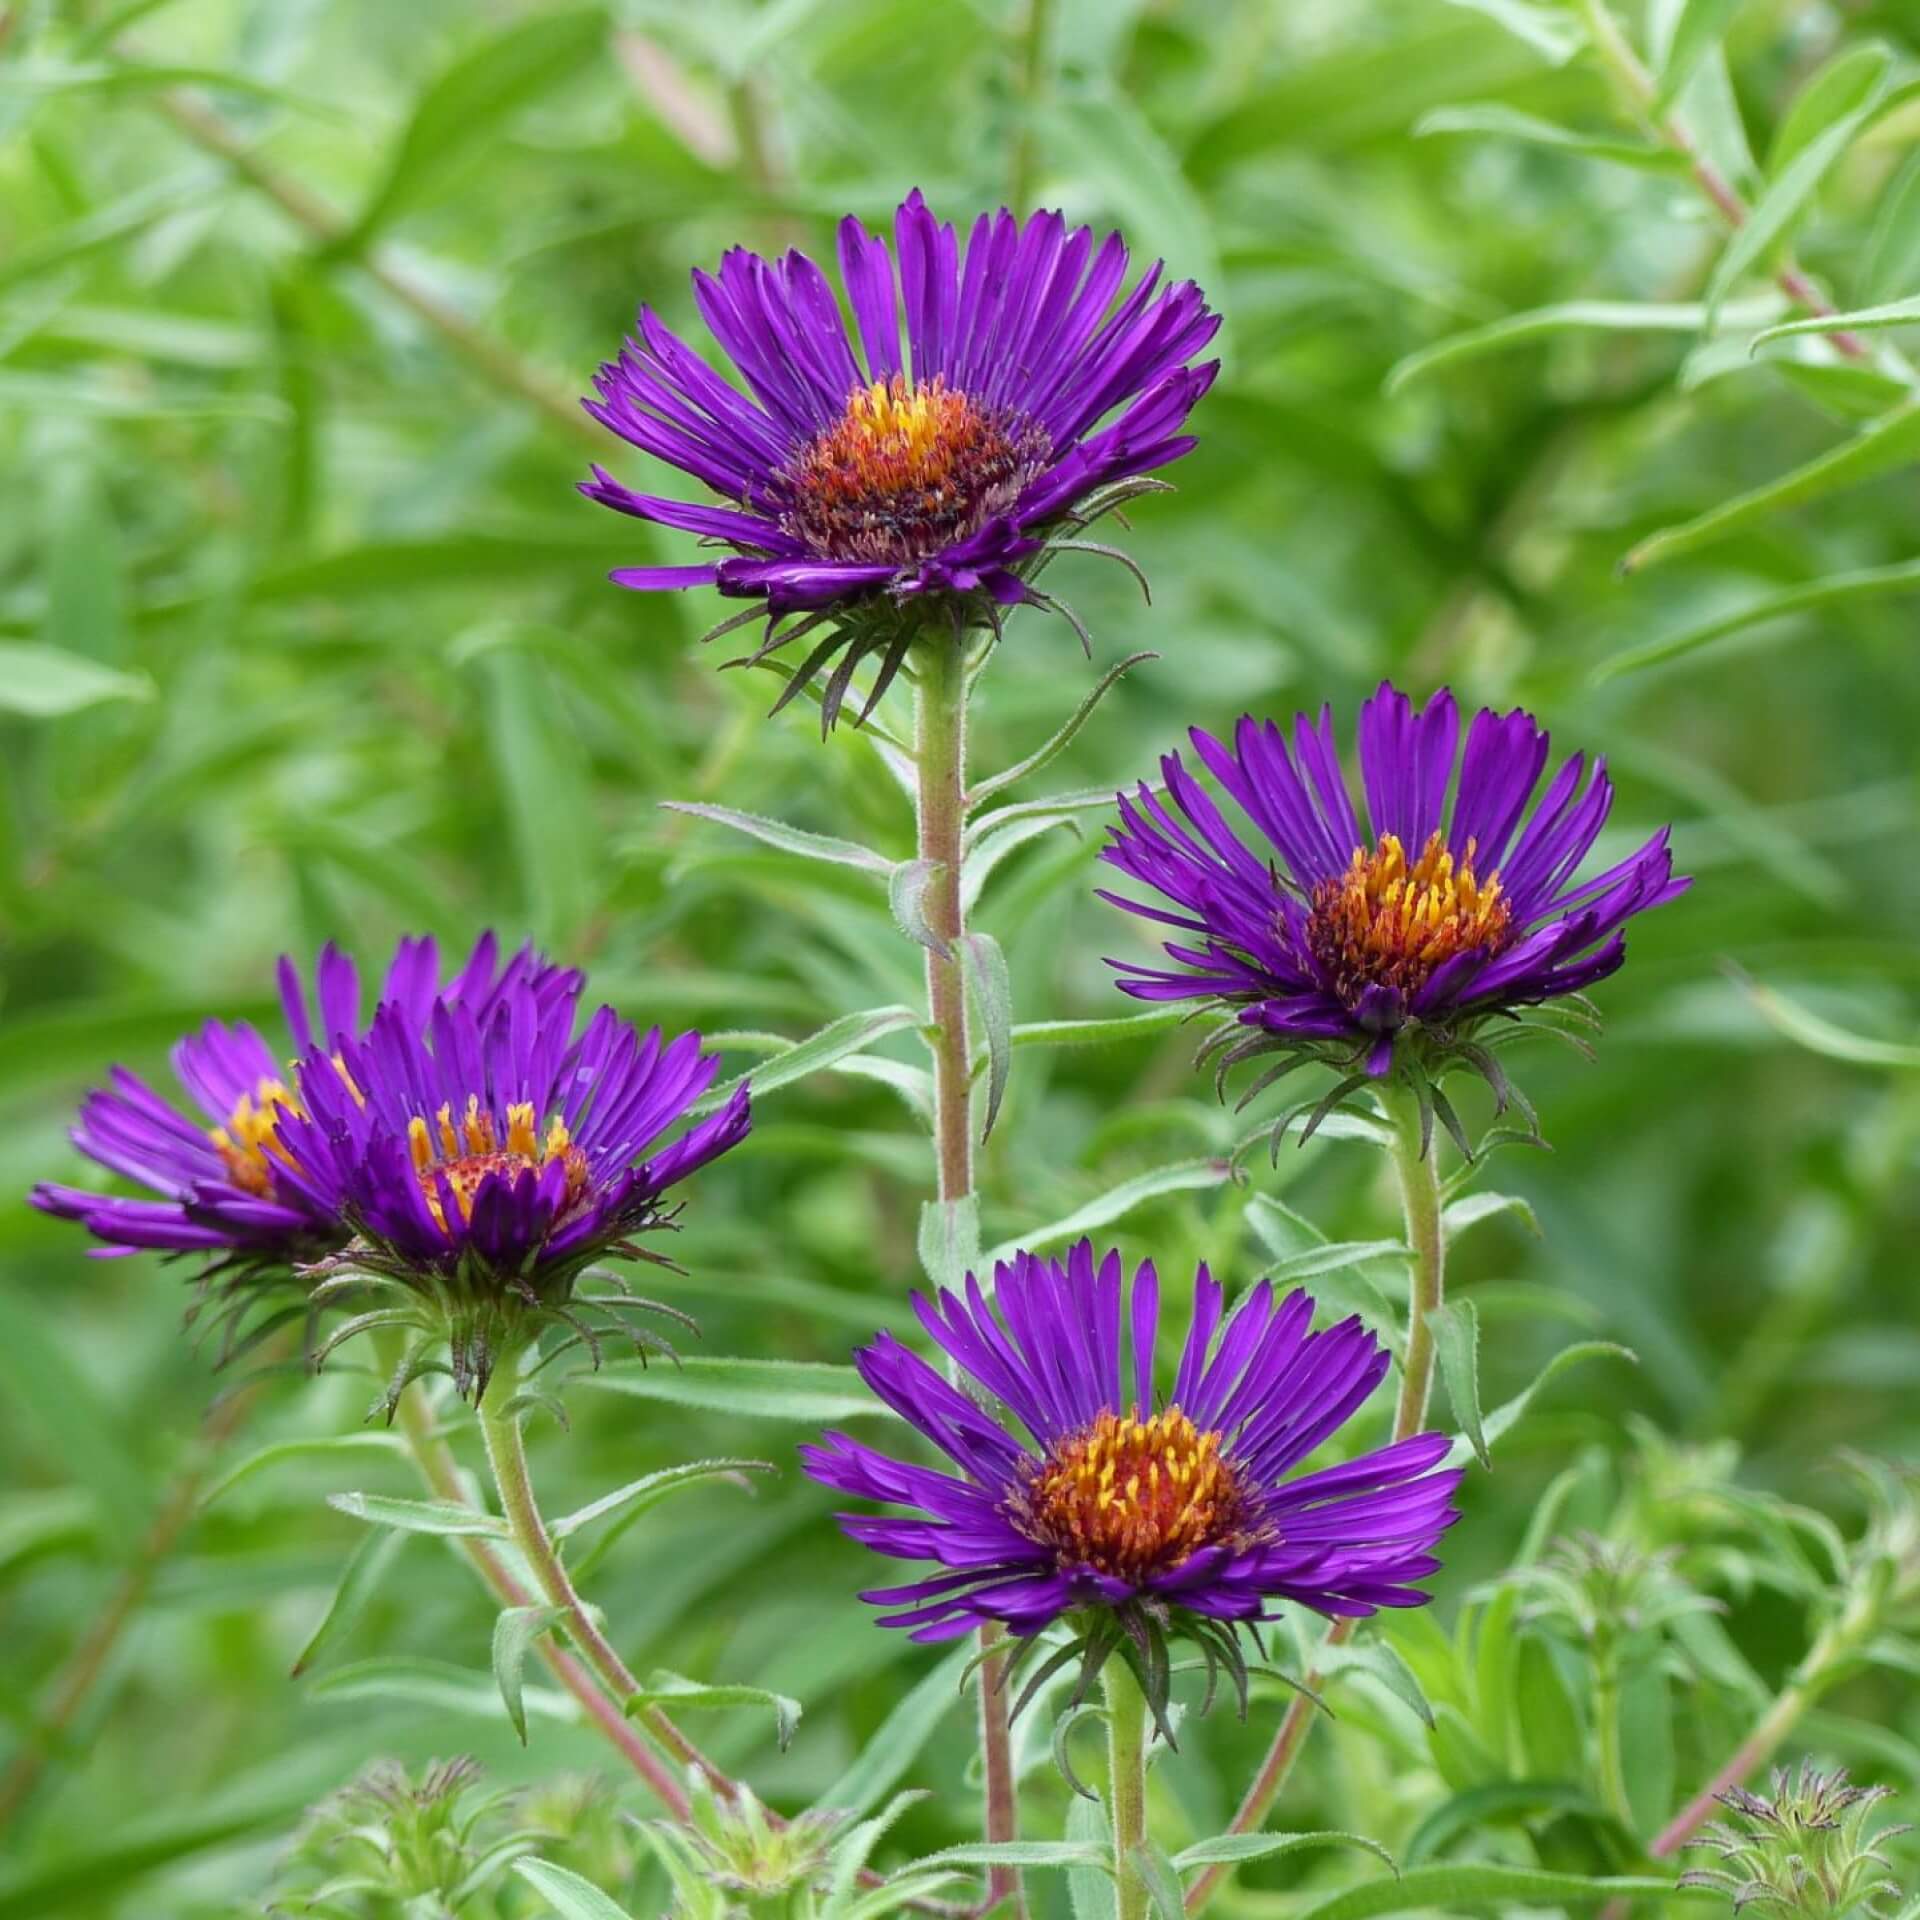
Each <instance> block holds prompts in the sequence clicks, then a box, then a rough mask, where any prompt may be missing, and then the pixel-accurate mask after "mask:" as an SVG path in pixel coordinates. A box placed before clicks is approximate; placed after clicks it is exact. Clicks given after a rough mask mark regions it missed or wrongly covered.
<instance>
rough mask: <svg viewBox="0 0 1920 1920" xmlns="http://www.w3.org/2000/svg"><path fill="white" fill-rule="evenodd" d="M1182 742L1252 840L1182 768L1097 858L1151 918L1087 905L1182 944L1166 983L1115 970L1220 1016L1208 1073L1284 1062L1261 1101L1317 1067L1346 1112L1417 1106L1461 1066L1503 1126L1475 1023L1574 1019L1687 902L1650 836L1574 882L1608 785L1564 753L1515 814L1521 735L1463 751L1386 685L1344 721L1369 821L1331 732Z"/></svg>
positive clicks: (1129, 989)
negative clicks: (1358, 1089)
mask: <svg viewBox="0 0 1920 1920" xmlns="http://www.w3.org/2000/svg"><path fill="white" fill-rule="evenodd" d="M1191 738H1192V741H1193V747H1194V752H1195V753H1196V755H1197V756H1198V758H1199V760H1200V762H1201V764H1202V765H1203V766H1204V767H1205V768H1206V769H1207V770H1208V771H1209V772H1210V773H1212V774H1213V776H1214V778H1215V779H1217V780H1218V781H1219V782H1220V784H1221V786H1222V787H1224V788H1225V789H1226V791H1227V792H1228V794H1230V795H1231V796H1232V798H1233V799H1234V801H1235V802H1236V803H1237V804H1238V806H1239V807H1240V809H1241V811H1242V812H1243V813H1244V814H1245V815H1246V818H1247V821H1248V822H1249V824H1250V827H1251V831H1249V830H1248V829H1247V828H1245V827H1237V826H1235V825H1234V824H1233V823H1231V822H1230V821H1229V820H1228V819H1227V817H1226V816H1225V815H1224V814H1223V813H1222V812H1221V810H1220V808H1219V807H1218V806H1217V805H1216V804H1215V803H1214V801H1213V799H1212V798H1211V796H1210V795H1209V794H1208V793H1207V791H1206V790H1205V788H1204V787H1202V786H1201V784H1200V782H1199V781H1198V780H1197V779H1196V778H1195V777H1194V773H1193V771H1192V770H1191V769H1190V768H1189V767H1188V766H1187V765H1186V763H1185V762H1184V761H1183V760H1182V759H1181V757H1180V756H1179V755H1178V754H1169V755H1168V756H1167V757H1166V758H1165V759H1164V760H1162V762H1161V763H1160V764H1161V774H1162V779H1163V783H1164V793H1157V792H1155V791H1154V790H1153V789H1152V788H1150V787H1147V786H1145V785H1143V786H1142V787H1141V788H1140V790H1139V792H1138V794H1137V795H1136V796H1134V797H1132V798H1129V797H1128V796H1127V795H1125V794H1122V795H1121V796H1120V823H1119V825H1118V826H1117V827H1115V828H1114V829H1113V839H1112V841H1111V843H1110V844H1109V845H1108V846H1106V847H1104V848H1102V849H1101V858H1102V859H1103V860H1104V861H1106V862H1107V864H1108V865H1110V866H1113V867H1116V868H1118V869H1119V870H1120V872H1122V873H1123V874H1125V875H1126V876H1127V877H1128V879H1130V880H1133V881H1135V882H1137V883H1139V884H1140V885H1142V886H1144V887H1147V888H1149V889H1151V891H1152V892H1153V893H1155V894H1157V895H1158V896H1160V900H1161V901H1162V902H1164V903H1165V904H1157V903H1150V902H1148V901H1142V900H1135V899H1128V898H1126V897H1124V896H1122V895H1119V894H1112V893H1109V894H1105V895H1103V898H1105V899H1108V900H1111V901H1112V902H1113V904H1114V905H1116V906H1119V907H1124V908H1125V909H1126V910H1127V911H1128V912H1130V913H1136V914H1139V915H1141V916H1142V917H1143V918H1144V919H1148V920H1152V921H1157V922H1158V923H1160V924H1161V925H1163V926H1167V927H1171V928H1172V929H1174V931H1175V934H1176V936H1177V938H1176V939H1173V940H1169V941H1168V942H1167V946H1166V952H1167V956H1168V958H1169V959H1170V960H1172V961H1173V962H1175V965H1174V966H1173V967H1171V968H1155V967H1144V966H1141V965H1139V964H1137V963H1134V962H1122V961H1115V962H1114V963H1113V964H1114V965H1115V966H1116V967H1117V968H1118V969H1119V971H1120V973H1121V976H1122V977H1121V979H1120V982H1119V984H1120V988H1121V991H1122V992H1124V993H1129V994H1132V995H1133V996H1134V997H1135V998H1136V999H1141V1000H1157V1001H1171V1000H1195V1001H1202V1002H1212V1003H1214V1004H1216V1005H1219V1006H1221V1007H1223V1008H1225V1009H1227V1010H1229V1011H1230V1012H1231V1014H1232V1017H1233V1018H1232V1024H1230V1025H1229V1026H1228V1027H1227V1028H1226V1029H1224V1030H1223V1032H1222V1033H1221V1034H1219V1035H1216V1040H1217V1041H1218V1042H1219V1043H1220V1044H1221V1045H1222V1046H1224V1047H1225V1048H1226V1051H1225V1052H1224V1053H1223V1055H1222V1068H1223V1070H1224V1068H1225V1067H1226V1066H1229V1065H1231V1064H1233V1063H1234V1062H1235V1061H1237V1060H1240V1059H1245V1058H1247V1057H1249V1056H1251V1055H1252V1054H1255V1053H1259V1052H1267V1051H1273V1050H1276V1049H1278V1050H1280V1051H1284V1052H1287V1053H1289V1054H1290V1055H1291V1056H1292V1058H1291V1059H1290V1060H1289V1061H1287V1062H1285V1063H1283V1064H1282V1066H1281V1067H1280V1068H1279V1069H1277V1070H1275V1071H1274V1072H1270V1073H1269V1074H1268V1075H1266V1076H1265V1077H1264V1078H1263V1080H1262V1081H1261V1083H1260V1084H1261V1085H1265V1084H1266V1083H1267V1081H1268V1080H1271V1079H1272V1078H1274V1077H1277V1073H1278V1072H1281V1071H1286V1070H1287V1069H1288V1067H1290V1066H1292V1065H1294V1064H1297V1063H1299V1062H1300V1061H1303V1060H1307V1059H1320V1060H1324V1061H1327V1062H1329V1063H1330V1064H1333V1065H1335V1066H1337V1067H1340V1068H1342V1069H1344V1070H1346V1071H1347V1072H1348V1074H1349V1076H1350V1077H1349V1078H1348V1079H1347V1080H1345V1081H1343V1082H1342V1087H1341V1092H1342V1093H1344V1092H1345V1091H1346V1090H1348V1089H1350V1088H1351V1087H1354V1086H1359V1085H1363V1084H1365V1082H1366V1081H1367V1080H1370V1079H1379V1078H1380V1077H1381V1076H1383V1075H1386V1074H1388V1073H1390V1072H1392V1071H1394V1070H1395V1069H1396V1067H1398V1068H1400V1069H1402V1070H1404V1071H1406V1072H1408V1073H1409V1074H1410V1075H1412V1076H1414V1078H1415V1084H1416V1085H1417V1086H1419V1087H1420V1088H1421V1089H1422V1090H1423V1094H1424V1092H1425V1090H1426V1088H1427V1082H1428V1080H1429V1079H1430V1078H1431V1077H1432V1076H1433V1075H1435V1074H1436V1073H1437V1072H1438V1071H1439V1070H1440V1069H1441V1068H1443V1067H1444V1066H1446V1065H1448V1064H1451V1063H1453V1062H1456V1061H1464V1062H1465V1063H1466V1064H1469V1065H1471V1066H1473V1067H1475V1068H1476V1069H1477V1070H1479V1071H1480V1072H1481V1073H1483V1074H1485V1075H1486V1077H1487V1078H1488V1080H1489V1081H1490V1082H1491V1084H1492V1085H1493V1088H1494V1092H1495V1095H1496V1098H1497V1099H1498V1100H1499V1101H1500V1103H1501V1104H1503V1105H1504V1103H1505V1100H1506V1098H1507V1097H1508V1095H1509V1093H1510V1091H1511V1090H1510V1088H1509V1087H1508V1085H1507V1082H1506V1078H1505V1075H1504V1074H1503V1073H1502V1072H1501V1071H1500V1069H1499V1067H1498V1065H1497V1063H1496V1062H1495V1061H1494V1058H1493V1055H1492V1053H1491V1052H1490V1051H1489V1050H1488V1044H1487V1043H1488V1041H1489V1039H1497V1037H1498V1036H1497V1035H1494V1036H1489V1035H1486V1033H1485V1029H1486V1028H1487V1027H1488V1025H1489V1023H1492V1022H1495V1021H1508V1022H1511V1021H1512V1020H1514V1019H1515V1017H1516V1016H1517V1015H1518V1014H1519V1011H1520V1010H1521V1009H1523V1008H1529V1007H1535V1006H1538V1005H1540V1004H1542V1003H1544V1002H1551V1001H1570V1002H1571V1003H1572V1004H1573V1005H1574V1007H1575V1008H1576V1009H1579V1008H1581V1007H1583V1006H1584V1003H1583V1002H1581V1001H1580V1000H1579V998H1578V996H1580V995H1581V993H1582V991H1583V989H1585V988H1587V987H1589V986H1591V985H1592V984H1593V983H1594V982H1595V981H1597V980H1601V979H1604V978H1605V977H1606V976H1607V975H1608V974H1610V973H1612V972H1613V971H1614V969H1615V968H1617V967H1618V966H1619V965H1620V963H1621V961H1622V959H1623V958H1624V957H1625V954H1626V932H1625V929H1626V925H1627V923H1628V921H1630V920H1631V919H1632V918H1633V917H1634V915H1635V914H1639V913H1644V912H1646V911H1647V910H1648V909H1649V908H1651V907H1657V906H1661V905H1663V904H1664V903H1665V902H1666V901H1669V900H1672V899H1674V898H1675V897H1676V896H1677V895H1679V894H1681V893H1683V892H1685V891H1686V889H1687V887H1688V885H1689V884H1690V883H1689V882H1688V881H1687V880H1685V879H1676V878H1675V877H1674V873H1673V859H1672V855H1671V853H1670V852H1669V850H1668V846H1667V832H1666V830H1665V829H1664V828H1663V829H1662V830H1661V831H1660V832H1659V833H1656V834H1655V835H1654V836H1653V837H1652V838H1651V839H1650V840H1648V841H1647V843H1646V844H1645V845H1644V846H1642V847H1640V848H1639V849H1638V850H1637V851H1636V852H1634V853H1632V854H1630V855H1629V856H1628V857H1627V858H1626V859H1625V860H1622V861H1620V862H1619V863H1618V864H1617V865H1615V866H1612V867H1609V868H1608V869H1607V870H1606V871H1605V872H1603V873H1598V874H1595V875H1593V876H1592V877H1591V878H1588V879H1584V880H1582V879H1579V878H1578V877H1577V875H1578V872H1579V869H1580V866H1581V864H1582V862H1583V861H1584V860H1585V859H1586V857H1587V854H1588V853H1589V851H1590V850H1591V849H1592V847H1593V844H1594V841H1595V840H1596V839H1597V838H1598V836H1599V833H1600V829H1601V827H1602V826H1603V825H1604V824H1605V822H1606V819H1607V814H1608V812H1609V810H1610V809H1611V807H1612V804H1613V786H1612V783H1611V781H1609V780H1608V778H1607V770H1606V762H1605V761H1604V760H1596V761H1595V762H1594V763H1593V765H1592V768H1591V771H1589V769H1588V765H1587V761H1586V757H1585V755H1583V754H1578V753H1576V754H1575V755H1574V756H1573V758H1572V759H1571V760H1569V761H1568V762H1567V763H1566V764H1565V765H1564V766H1563V767H1561V768H1560V770H1559V771H1558V772H1557V773H1556V774H1555V775H1554V776H1553V778H1552V779H1551V780H1550V781H1549V782H1548V783H1547V786H1546V789H1545V791H1544V792H1542V793H1541V794H1540V796H1539V798H1538V800H1537V802H1534V803H1533V804H1532V805H1531V808H1530V807H1529V802H1532V801H1533V796H1534V789H1535V787H1536V785H1537V784H1538V782H1539V779H1540V775H1541V773H1542V771H1543V769H1544V768H1545V766H1546V764H1547V748H1548V739H1547V735H1546V733H1545V732H1544V731H1543V730H1542V729H1541V728H1540V727H1539V726H1538V725H1537V724H1536V723H1535V721H1534V719H1533V716H1532V715H1531V714H1529V713H1525V712H1521V711H1518V710H1516V711H1514V712H1512V713H1495V712H1493V711H1491V710H1490V709H1483V710H1482V711H1481V712H1479V713H1477V714H1475V715H1474V717H1473V721H1472V724H1471V725H1470V726H1469V727H1468V728H1467V731H1466V745H1465V749H1464V752H1463V751H1462V750H1461V744H1460V715H1459V710H1458V708H1457V707H1456V706H1455V704H1454V699H1453V695H1452V694H1451V693H1449V692H1446V691H1444V690H1443V691H1441V692H1440V693H1438V694H1436V695H1435V696H1434V698H1433V699H1432V700H1431V701H1429V702H1428V704H1427V705H1426V707H1425V708H1424V709H1423V710H1420V711H1418V712H1416V711H1415V709H1414V706H1413V703H1412V702H1411V701H1410V700H1409V699H1408V698H1407V696H1406V695H1405V694H1404V693H1401V692H1399V691H1397V690H1396V689H1395V688H1393V687H1392V686H1390V685H1387V684H1384V683H1383V684H1382V685H1381V687H1380V688H1379V690H1378V691H1377V692H1376V693H1375V694H1374V695H1373V697H1372V698H1371V699H1369V700H1368V701H1367V702H1366V704H1365V705H1364V706H1363V707H1362V708H1361V709H1360V726H1359V746H1360V753H1359V760H1360V780H1361V787H1362V789H1363V795H1364V803H1365V810H1364V814H1363V813H1362V812H1361V811H1360V810H1359V809H1357V808H1356V807H1355V805H1354V801H1353V799H1352V797H1351V795H1350V794H1349V792H1348V790H1347V784H1346V780H1345V777H1344V776H1343V774H1342V772H1341V768H1340V760H1339V754H1338V749H1337V746H1336V743H1335V740H1334V732H1333V719H1332V714H1331V711H1330V710H1329V709H1326V708H1323V709H1322V710H1321V713H1320V717H1319V720H1318V721H1317V722H1313V721H1310V720H1309V719H1308V718H1307V716H1306V715H1305V714H1301V715H1299V716H1297V717H1296V718H1295V720H1294V722H1293V726H1292V730H1291V752H1289V741H1288V735H1287V733H1286V732H1284V731H1283V730H1282V729H1281V728H1280V727H1279V726H1278V725H1276V724H1275V723H1274V722H1272V721H1258V720H1254V719H1252V718H1251V717H1248V718H1243V719H1242V720H1241V721H1240V723H1239V725H1238V726H1237V727H1236V728H1235V730H1234V737H1233V742H1232V744H1231V745H1228V744H1227V743H1226V742H1224V741H1221V740H1216V739H1215V738H1214V737H1213V736H1212V735H1211V734H1207V733H1202V732H1200V731H1199V730H1198V729H1195V730H1194V732H1193V734H1192V735H1191ZM1456 761H1457V762H1458V771H1457V775H1456V765H1455V763H1456ZM1363 822H1364V824H1363ZM1248 1029H1251V1030H1252V1031H1251V1032H1248V1031H1247V1030H1248ZM1229 1043H1231V1044H1229ZM1434 1091H1435V1093H1436V1095H1437V1089H1436V1090H1434ZM1437 1097H1438V1105H1439V1110H1440V1112H1441V1115H1442V1118H1443V1119H1447V1121H1448V1124H1449V1125H1450V1126H1452V1125H1453V1124H1454V1123H1453V1121H1452V1120H1451V1118H1450V1116H1451V1113H1452V1109H1451V1108H1450V1107H1448V1106H1447V1105H1446V1104H1445V1101H1444V1096H1437Z"/></svg>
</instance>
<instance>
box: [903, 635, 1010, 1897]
mask: <svg viewBox="0 0 1920 1920" xmlns="http://www.w3.org/2000/svg"><path fill="white" fill-rule="evenodd" d="M914 671H915V676H916V680H915V695H914V701H915V710H914V760H915V765H916V770H917V788H916V793H915V813H916V816H917V820H916V825H917V829H918V831H917V836H916V839H917V849H918V852H919V856H920V858H921V860H923V861H924V862H926V863H927V876H928V877H927V881H926V887H925V891H924V894H923V896H922V917H923V918H924V920H925V922H926V926H927V930H928V932H930V933H931V934H932V936H933V938H934V940H935V941H937V942H938V943H939V947H940V948H941V949H944V951H937V950H936V949H935V948H934V947H932V946H929V947H928V949H927V1043H928V1045H929V1046H930V1047H931V1049H932V1051H933V1146H934V1163H935V1168H936V1175H937V1188H936V1190H937V1193H938V1196H939V1206H940V1208H941V1211H942V1214H943V1225H944V1226H945V1228H946V1229H948V1230H949V1231H950V1230H951V1229H952V1228H953V1226H954V1223H955V1219H956V1213H957V1210H959V1209H962V1208H965V1207H967V1206H969V1205H970V1203H971V1202H972V1200H973V1099H972V1093H973V1066H972V1056H971V1054H970V1052H969V1048H968V1042H967V987H966V978H965V975H964V973H963V971H962V961H961V947H960V942H961V939H962V937H963V936H964V935H965V932H966V925H965V920H964V917H963V914H962V909H961V893H960V861H961V852H962V845H963V839H964V834H965V830H966V819H967V802H966V791H967V654H966V643H965V641H964V639H963V638H962V637H961V636H960V635H958V634H950V633H948V632H946V631H944V630H942V629H938V628H934V629H930V630H929V631H928V632H927V633H926V634H925V635H924V636H923V637H922V639H921V641H920V644H919V646H918V647H917V648H916V650H915V662H914ZM1005 1637H1006V1634H1005V1630H1004V1629H1003V1628H1000V1627H982V1628H981V1630H980V1650H981V1653H982V1654H983V1656H984V1658H983V1659H982V1660H981V1662H980V1681H979V1685H980V1754H981V1763H982V1767H983V1770H984V1773H985V1784H986V1802H987V1804H986V1837H987V1839H988V1840H990V1841H1002V1840H1012V1839H1014V1838H1015V1837H1016V1836H1017V1835H1018V1833H1019V1831H1020V1814H1019V1806H1018V1803H1017V1799H1016V1787H1015V1782H1014V1777H1013V1732H1012V1728H1011V1726H1010V1725H1009V1724H1008V1717H1007V1692H1006V1685H1005V1674H1004V1660H1003V1658H1002V1657H1001V1656H1000V1655H998V1654H996V1653H995V1652H994V1649H995V1647H997V1646H998V1644H999V1643H1000V1641H1002V1640H1003V1639H1005ZM1002 1903H1006V1911H1007V1912H1008V1913H1009V1914H1011V1915H1013V1916H1015V1917H1016V1920H1019V1917H1020V1916H1024V1914H1025V1912H1026V1898H1025V1895H1024V1893H1023V1892H1022V1889H1021V1882H1020V1871H1019V1869H1018V1868H1017V1867H1006V1866H997V1867H993V1868H991V1869H989V1871H988V1876H987V1904H988V1907H989V1909H991V1908H994V1907H996V1906H1000V1905H1001V1904H1002Z"/></svg>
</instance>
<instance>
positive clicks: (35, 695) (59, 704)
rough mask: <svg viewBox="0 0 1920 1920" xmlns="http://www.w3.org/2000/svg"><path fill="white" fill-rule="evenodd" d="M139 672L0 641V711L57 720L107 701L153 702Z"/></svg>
mask: <svg viewBox="0 0 1920 1920" xmlns="http://www.w3.org/2000/svg"><path fill="white" fill-rule="evenodd" d="M152 698H153V682H152V681H151V680H149V679H148V678H147V676H146V675H145V674H143V673H120V672H117V671H115V669H113V668H112V667H103V666H102V665H101V664H100V663H99V661H97V660H89V659H87V658H86V656H85V655H83V654H78V653H69V652H68V651H67V650H66V649H65V648H64V647H46V646H41V645H39V644H38V643H37V642H34V641H30V640H6V641H0V712H4V713H23V714H26V715H27V716H28V717H29V718H30V719H34V720H55V719H58V718H59V717H60V716H61V715H62V714H68V713H79V712H82V711H83V710H84V709H86V708H88V707H97V706H99V705H100V704H101V703H102V702H103V701H108V700H151V699H152Z"/></svg>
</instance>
